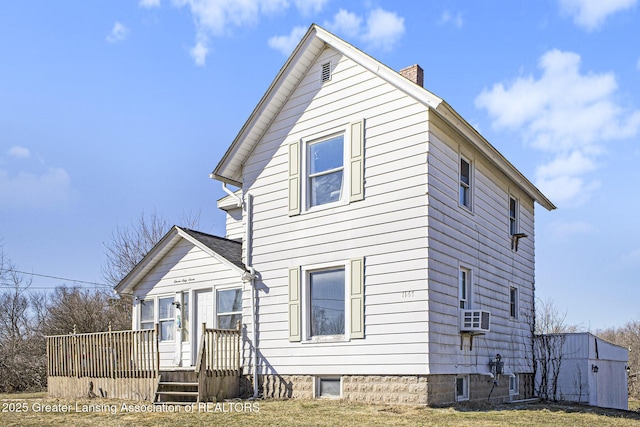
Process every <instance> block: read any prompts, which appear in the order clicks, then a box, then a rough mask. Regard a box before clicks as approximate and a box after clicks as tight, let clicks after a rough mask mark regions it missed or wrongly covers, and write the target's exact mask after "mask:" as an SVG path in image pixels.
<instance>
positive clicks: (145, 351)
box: [46, 328, 159, 378]
mask: <svg viewBox="0 0 640 427" xmlns="http://www.w3.org/2000/svg"><path fill="white" fill-rule="evenodd" d="M46 340H47V374H48V375H49V376H50V377H76V378H81V377H90V378H155V377H157V375H158V371H159V357H158V355H159V353H158V331H157V328H156V329H148V330H141V331H109V332H97V333H89V334H73V333H72V334H69V335H57V336H50V337H46Z"/></svg>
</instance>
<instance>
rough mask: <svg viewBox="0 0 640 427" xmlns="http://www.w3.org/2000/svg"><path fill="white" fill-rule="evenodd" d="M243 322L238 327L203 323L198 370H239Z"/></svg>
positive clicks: (221, 371)
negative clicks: (216, 326) (223, 326)
mask: <svg viewBox="0 0 640 427" xmlns="http://www.w3.org/2000/svg"><path fill="white" fill-rule="evenodd" d="M241 336H242V334H241V324H240V322H238V326H237V328H236V329H212V328H207V327H206V324H204V323H203V324H202V341H201V342H200V348H199V350H198V359H197V361H196V372H200V371H203V370H207V371H217V372H219V373H223V374H224V373H225V372H237V371H238V370H240V368H241V364H240V343H241V341H242V340H241Z"/></svg>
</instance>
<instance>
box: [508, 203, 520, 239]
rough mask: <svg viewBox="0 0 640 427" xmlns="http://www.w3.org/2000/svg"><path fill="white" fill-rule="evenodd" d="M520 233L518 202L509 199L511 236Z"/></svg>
mask: <svg viewBox="0 0 640 427" xmlns="http://www.w3.org/2000/svg"><path fill="white" fill-rule="evenodd" d="M517 233H518V201H517V200H516V199H514V198H513V197H509V234H511V235H514V234H517Z"/></svg>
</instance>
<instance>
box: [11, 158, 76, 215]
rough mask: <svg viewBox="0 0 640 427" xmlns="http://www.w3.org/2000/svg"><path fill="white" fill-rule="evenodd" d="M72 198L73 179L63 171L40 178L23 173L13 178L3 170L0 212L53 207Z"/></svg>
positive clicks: (55, 171) (50, 170) (49, 170)
mask: <svg viewBox="0 0 640 427" xmlns="http://www.w3.org/2000/svg"><path fill="white" fill-rule="evenodd" d="M70 199H71V179H70V177H69V174H67V172H66V171H65V170H64V169H61V168H49V169H47V170H46V171H45V172H44V173H42V174H40V175H38V174H34V173H27V172H20V173H18V174H16V175H15V176H10V175H9V173H8V172H7V171H5V170H1V169H0V200H2V203H0V209H4V210H9V209H20V208H51V207H55V206H60V205H64V204H66V203H68V202H69V201H70Z"/></svg>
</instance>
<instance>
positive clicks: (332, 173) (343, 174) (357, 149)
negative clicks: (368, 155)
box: [288, 120, 364, 216]
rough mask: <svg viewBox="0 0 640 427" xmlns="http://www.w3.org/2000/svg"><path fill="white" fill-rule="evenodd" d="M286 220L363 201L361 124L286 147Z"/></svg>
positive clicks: (302, 140) (300, 140) (351, 125)
mask: <svg viewBox="0 0 640 427" xmlns="http://www.w3.org/2000/svg"><path fill="white" fill-rule="evenodd" d="M288 187H289V195H288V199H289V216H295V215H299V214H300V213H303V212H305V211H307V210H312V208H314V207H316V206H325V205H329V206H331V205H332V204H335V205H339V204H347V203H351V202H356V201H359V200H363V199H364V120H361V121H358V122H353V123H351V124H349V125H347V126H343V127H338V128H334V129H333V130H328V131H327V132H323V133H319V134H315V135H312V136H309V137H305V138H301V139H299V140H294V141H291V142H290V143H289V177H288Z"/></svg>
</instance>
